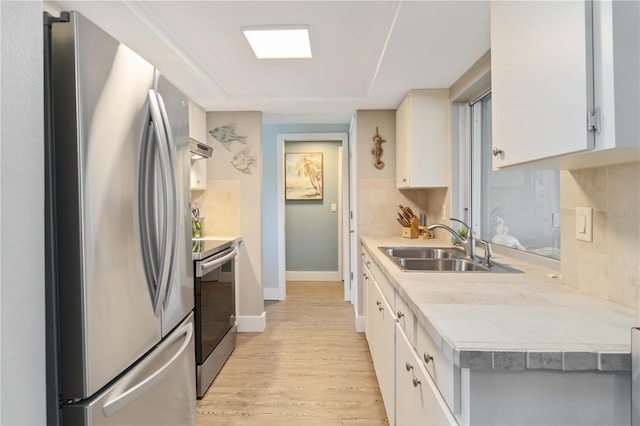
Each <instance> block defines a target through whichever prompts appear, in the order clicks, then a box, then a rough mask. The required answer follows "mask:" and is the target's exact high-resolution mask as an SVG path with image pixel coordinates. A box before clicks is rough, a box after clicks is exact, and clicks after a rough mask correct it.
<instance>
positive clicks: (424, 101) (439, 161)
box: [396, 89, 451, 188]
mask: <svg viewBox="0 0 640 426" xmlns="http://www.w3.org/2000/svg"><path fill="white" fill-rule="evenodd" d="M450 109H451V106H450V102H449V89H421V90H412V91H411V92H409V94H408V95H407V97H406V98H405V99H404V100H403V101H402V103H401V104H400V106H399V107H398V109H397V111H396V187H397V188H429V187H446V186H449V150H448V146H449V127H450V118H449V117H450Z"/></svg>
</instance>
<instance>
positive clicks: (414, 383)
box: [413, 376, 420, 388]
mask: <svg viewBox="0 0 640 426" xmlns="http://www.w3.org/2000/svg"><path fill="white" fill-rule="evenodd" d="M418 386H420V380H418V378H417V377H416V376H413V387H414V388H417V387H418Z"/></svg>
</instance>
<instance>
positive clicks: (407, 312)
mask: <svg viewBox="0 0 640 426" xmlns="http://www.w3.org/2000/svg"><path fill="white" fill-rule="evenodd" d="M396 317H397V318H398V324H399V325H400V327H402V329H403V330H404V332H405V334H406V335H407V338H408V339H409V342H410V343H411V346H413V347H414V348H415V347H416V318H415V316H414V315H413V311H412V310H411V309H410V308H409V305H407V302H405V301H404V299H403V298H402V297H401V296H400V295H399V294H397V293H396Z"/></svg>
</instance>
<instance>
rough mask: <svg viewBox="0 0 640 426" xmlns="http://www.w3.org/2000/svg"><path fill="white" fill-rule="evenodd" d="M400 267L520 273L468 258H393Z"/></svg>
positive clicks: (404, 269) (409, 270) (428, 270)
mask: <svg viewBox="0 0 640 426" xmlns="http://www.w3.org/2000/svg"><path fill="white" fill-rule="evenodd" d="M395 262H396V264H397V265H398V267H399V268H400V269H402V270H403V271H407V272H497V273H505V272H506V273H516V274H518V273H522V271H520V270H518V269H515V268H512V267H510V266H506V265H501V264H498V263H492V264H491V266H486V265H483V264H481V263H478V262H474V261H472V260H470V259H461V258H457V259H455V258H454V259H451V258H450V259H406V258H397V259H395Z"/></svg>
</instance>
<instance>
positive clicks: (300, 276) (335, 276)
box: [287, 271, 342, 281]
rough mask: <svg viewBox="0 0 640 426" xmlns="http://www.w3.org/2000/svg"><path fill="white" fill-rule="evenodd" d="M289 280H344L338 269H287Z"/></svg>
mask: <svg viewBox="0 0 640 426" xmlns="http://www.w3.org/2000/svg"><path fill="white" fill-rule="evenodd" d="M287 281H342V277H341V276H340V272H338V271H287Z"/></svg>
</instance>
